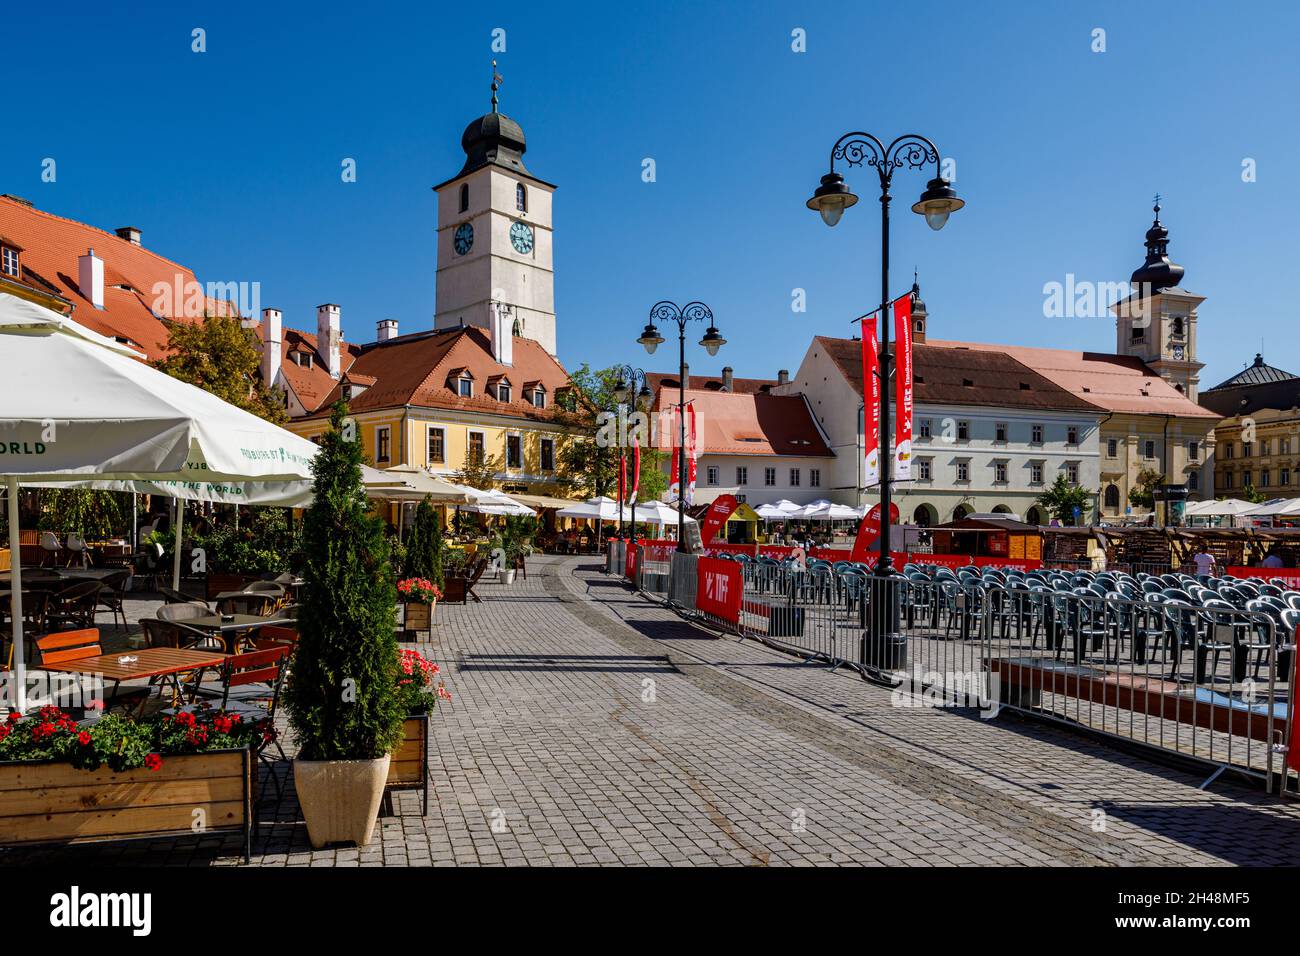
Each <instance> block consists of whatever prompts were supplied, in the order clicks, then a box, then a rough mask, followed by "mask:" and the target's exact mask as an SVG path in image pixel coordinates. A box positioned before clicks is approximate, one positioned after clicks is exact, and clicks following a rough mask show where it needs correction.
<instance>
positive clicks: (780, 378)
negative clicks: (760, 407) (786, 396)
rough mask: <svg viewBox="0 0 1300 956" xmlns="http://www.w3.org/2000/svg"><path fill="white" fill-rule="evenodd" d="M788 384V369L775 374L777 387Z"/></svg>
mask: <svg viewBox="0 0 1300 956" xmlns="http://www.w3.org/2000/svg"><path fill="white" fill-rule="evenodd" d="M789 383H790V370H789V369H785V368H783V369H781V370H780V371H779V372H777V373H776V384H778V385H788V384H789Z"/></svg>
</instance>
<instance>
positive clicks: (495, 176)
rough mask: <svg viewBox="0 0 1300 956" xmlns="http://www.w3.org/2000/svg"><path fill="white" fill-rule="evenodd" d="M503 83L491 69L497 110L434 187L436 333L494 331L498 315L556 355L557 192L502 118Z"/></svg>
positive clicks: (479, 123) (470, 133) (468, 134)
mask: <svg viewBox="0 0 1300 956" xmlns="http://www.w3.org/2000/svg"><path fill="white" fill-rule="evenodd" d="M500 82H501V77H500V76H498V75H497V73H496V62H495V61H493V64H492V111H491V112H490V113H486V114H484V115H483V116H480V117H479V118H478V119H476V120H474V121H473V122H472V123H470V124H469V125H468V126H467V127H465V132H464V134H463V135H462V136H461V138H460V145H461V148H462V149H464V150H465V165H464V166H463V167H461V170H460V172H459V173H457V174H456V175H455V176H453V177H452V178H451V179H448V180H447V181H446V182H444V183H442V184H440V185H438V186H435V187H434V191H435V192H436V193H437V194H438V272H437V280H436V281H437V294H436V300H435V301H436V306H435V313H434V320H433V324H434V328H435V329H446V328H455V327H456V326H458V325H461V324H464V325H474V326H478V327H479V328H482V329H484V330H487V331H489V332H490V330H491V328H492V320H493V317H494V312H495V310H496V309H498V308H499V309H500V310H501V311H502V313H503V315H504V316H506V317H507V318H508V320H509V322H510V325H511V326H512V327H513V329H514V333H515V335H518V336H521V337H522V338H527V339H533V340H534V341H536V342H539V343H540V344H541V345H542V347H543V348H545V349H546V351H547V352H549V353H551V354H552V355H554V354H555V273H554V267H553V260H552V255H551V253H552V245H551V197H552V195H553V194H554V192H555V186H554V185H552V184H551V183H548V182H545V181H543V180H540V179H538V178H536V177H535V176H533V174H532V173H530V172H529V171H528V169H527V168H526V167H525V166H524V158H523V156H524V151H525V149H526V146H525V142H524V131H523V129H522V128H521V127H520V126H519V124H518V123H516V122H515V121H514V120H512V119H511V118H510V117H508V116H506V115H504V114H502V113H500V112H498V111H497V105H498V104H497V90H498V89H499V87H500Z"/></svg>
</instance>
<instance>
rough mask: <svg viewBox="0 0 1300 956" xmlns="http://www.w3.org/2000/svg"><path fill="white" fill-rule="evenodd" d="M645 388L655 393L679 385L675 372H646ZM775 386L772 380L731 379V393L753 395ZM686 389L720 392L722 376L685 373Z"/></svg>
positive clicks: (774, 381) (775, 382)
mask: <svg viewBox="0 0 1300 956" xmlns="http://www.w3.org/2000/svg"><path fill="white" fill-rule="evenodd" d="M645 382H646V386H647V387H648V388H649V389H650V391H652V392H657V391H659V389H660V388H661V387H663V386H668V387H669V388H677V387H678V385H679V384H680V380H679V376H678V375H677V374H676V373H675V372H646V373H645ZM776 384H777V381H776V379H774V378H732V380H731V391H733V392H743V393H745V394H751V395H752V394H754V393H756V392H767V391H770V390H771V389H772V388H773V387H774V386H775V385H776ZM686 388H687V389H688V390H690V389H701V390H707V391H710V392H720V391H722V376H720V375H692V374H690V372H689V371H688V372H687V373H686Z"/></svg>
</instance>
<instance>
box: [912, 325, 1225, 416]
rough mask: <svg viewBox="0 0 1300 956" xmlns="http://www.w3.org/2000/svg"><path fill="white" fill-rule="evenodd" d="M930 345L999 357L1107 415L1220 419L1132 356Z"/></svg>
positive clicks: (983, 345) (1023, 347) (968, 344)
mask: <svg viewBox="0 0 1300 956" xmlns="http://www.w3.org/2000/svg"><path fill="white" fill-rule="evenodd" d="M926 344H928V345H938V346H942V347H944V348H964V349H971V350H973V351H982V352H1001V353H1003V354H1005V355H1009V356H1011V357H1012V358H1014V359H1015V360H1016V361H1018V362H1020V363H1022V364H1024V365H1027V366H1029V367H1030V368H1031V369H1033V370H1034V371H1036V372H1038V373H1039V374H1040V375H1043V376H1044V377H1045V378H1048V379H1050V380H1051V381H1053V382H1055V383H1056V384H1057V385H1059V386H1061V387H1062V388H1064V389H1066V390H1067V391H1069V392H1071V393H1073V394H1074V395H1076V396H1077V397H1079V398H1082V399H1084V400H1086V401H1088V402H1091V403H1092V404H1093V405H1098V406H1100V407H1101V408H1103V409H1105V410H1106V411H1108V412H1121V413H1132V414H1138V415H1176V416H1179V417H1181V418H1218V417H1219V416H1218V415H1217V414H1216V413H1214V412H1212V411H1210V410H1209V409H1207V408H1202V407H1201V406H1200V405H1197V404H1196V403H1195V402H1193V401H1192V400H1191V399H1189V398H1188V397H1187V396H1185V395H1184V394H1183V393H1182V392H1180V391H1178V389H1176V388H1174V387H1173V386H1172V385H1170V384H1169V383H1168V382H1167V381H1165V380H1164V379H1163V378H1161V377H1160V375H1159V374H1158V373H1157V372H1156V371H1155V370H1154V369H1152V368H1150V367H1148V366H1147V364H1146V363H1145V362H1143V361H1142V360H1141V359H1139V358H1136V357H1133V356H1128V355H1111V354H1108V353H1105V352H1080V351H1075V350H1073V349H1046V348H1036V347H1032V346H1027V345H989V344H987V343H983V342H944V341H936V340H934V339H930V340H928V341H927V343H926Z"/></svg>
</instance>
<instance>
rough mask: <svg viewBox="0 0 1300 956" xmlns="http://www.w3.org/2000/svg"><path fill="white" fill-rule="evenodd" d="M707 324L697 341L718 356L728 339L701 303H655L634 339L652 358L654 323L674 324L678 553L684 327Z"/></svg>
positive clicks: (681, 545)
mask: <svg viewBox="0 0 1300 956" xmlns="http://www.w3.org/2000/svg"><path fill="white" fill-rule="evenodd" d="M706 320H707V321H708V323H709V327H708V330H707V331H705V333H704V337H703V338H701V339H700V345H702V346H703V347H704V349H705V351H707V352H708V353H709V355H711V356H712V355H717V354H718V349H720V348H722V346H724V345H726V344H727V340H726V339H724V338H723V337H722V335H721V334H720V333H719V332H718V328H717V326H715V325H714V324H713V310H712V309H710V308H709V307H708V306H707V305H705V304H704V303H703V302H688V303H686V305H684V306H681V307H680V308H679V307H678V306H677V305H676V304H675V303H672V302H668V301H663V302H656V303H655V305H654V306H653V307H652V308H651V309H650V321H649V322H647V323H646V327H645V329H644V330H642V332H641V337H640V338H638V339H637V342H639V343H640V344H641V345H642V346H644V347H645V350H646V352H648V353H649V354H651V355H653V354H654V351H655V349H657V348H659V346H660V345H662V344H663V342H664V337H663V336H662V335H660V334H659V327H658V326H657V325H656V324H655V323H656V322H676V323H677V351H678V361H677V367H678V386H679V395H680V400H679V401H678V403H677V412H678V415H677V420H678V442H677V550H678V552H680V553H685V551H686V536H685V532H686V384H687V383H686V326H687V325H688V324H689V323H691V322H703V321H706Z"/></svg>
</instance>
